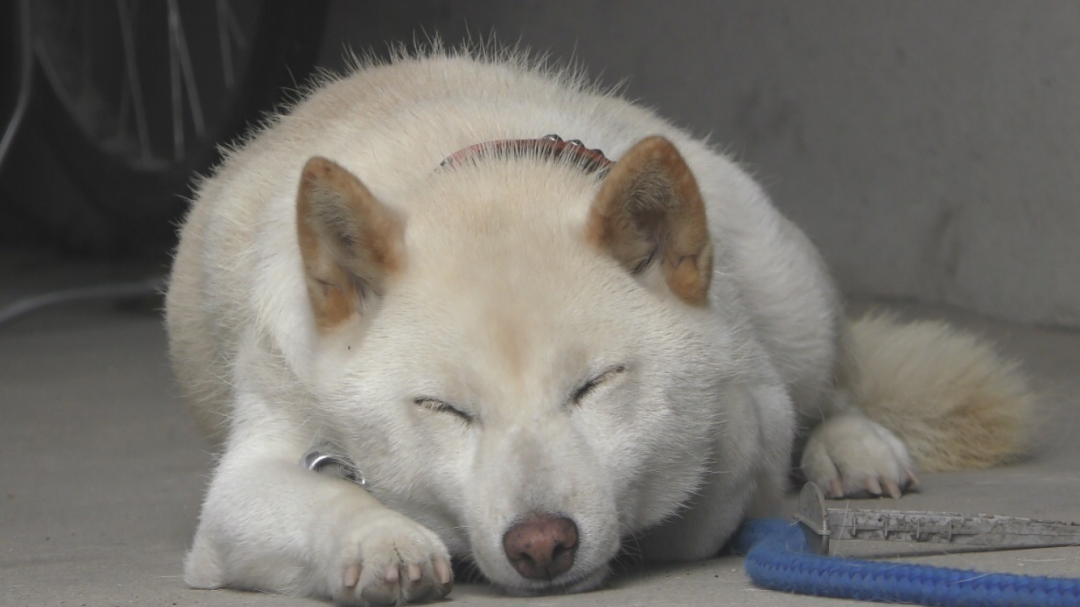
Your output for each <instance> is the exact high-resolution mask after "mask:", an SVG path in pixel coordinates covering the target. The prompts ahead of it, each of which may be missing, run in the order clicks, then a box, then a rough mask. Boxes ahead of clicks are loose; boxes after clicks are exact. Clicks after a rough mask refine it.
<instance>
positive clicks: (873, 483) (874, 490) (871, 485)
mask: <svg viewBox="0 0 1080 607" xmlns="http://www.w3.org/2000/svg"><path fill="white" fill-rule="evenodd" d="M864 486H865V487H866V490H867V491H868V492H870V494H871V495H881V483H879V482H878V480H877V479H876V478H874V477H870V478H868V479H866V482H865V483H864Z"/></svg>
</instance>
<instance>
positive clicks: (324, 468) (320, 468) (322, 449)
mask: <svg viewBox="0 0 1080 607" xmlns="http://www.w3.org/2000/svg"><path fill="white" fill-rule="evenodd" d="M300 465H301V466H303V467H304V468H305V469H306V470H311V471H312V472H318V473H320V474H329V475H331V476H336V477H338V478H342V479H345V480H347V481H352V482H354V483H356V484H357V485H360V486H361V487H366V486H367V479H365V478H364V473H363V472H361V471H360V468H358V467H357V466H356V464H355V463H353V461H352V460H350V459H349V458H347V457H345V456H342V455H334V454H333V453H332V451H331V450H329V449H328V448H327V447H326V446H325V445H322V446H319V447H315V448H313V449H310V450H308V452H307V453H305V454H304V455H303V457H301V458H300Z"/></svg>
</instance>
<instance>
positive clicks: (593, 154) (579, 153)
mask: <svg viewBox="0 0 1080 607" xmlns="http://www.w3.org/2000/svg"><path fill="white" fill-rule="evenodd" d="M491 152H495V153H499V154H525V153H528V154H535V155H536V156H538V157H541V158H551V159H555V158H561V157H563V156H571V157H574V160H575V161H576V162H577V163H578V164H580V165H581V167H582V168H583V169H585V171H586V172H588V173H594V172H597V171H601V172H602V171H607V170H608V168H610V167H611V165H612V164H614V163H613V162H612V161H611V160H610V159H609V158H608V157H607V156H604V153H603V152H601V151H600V150H590V149H589V148H587V147H585V144H583V143H581V141H579V140H577V139H571V140H570V141H563V139H562V137H559V136H558V135H544V136H543V137H541V138H539V139H499V140H497V141H486V142H484V143H477V144H476V145H470V146H469V147H467V148H463V149H460V150H458V151H456V152H454V153H453V154H451V155H449V156H447V157H446V159H445V160H443V161H442V162H441V163H439V168H441V169H451V168H454V167H455V166H457V165H459V164H461V163H462V162H463V161H465V160H468V159H471V158H476V157H479V156H483V155H484V154H488V153H491Z"/></svg>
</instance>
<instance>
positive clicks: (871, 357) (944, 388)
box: [851, 314, 1035, 472]
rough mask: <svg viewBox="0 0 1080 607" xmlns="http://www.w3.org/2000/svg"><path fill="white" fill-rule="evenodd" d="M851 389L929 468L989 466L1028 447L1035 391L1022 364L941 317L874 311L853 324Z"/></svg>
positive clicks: (1010, 458)
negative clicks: (907, 318)
mask: <svg viewBox="0 0 1080 607" xmlns="http://www.w3.org/2000/svg"><path fill="white" fill-rule="evenodd" d="M851 354H852V359H853V361H852V362H854V364H855V366H856V369H857V372H856V373H854V374H853V376H854V377H853V378H852V384H853V385H852V386H851V390H852V396H853V397H854V399H855V400H856V402H857V403H858V406H859V408H860V409H862V410H863V412H864V413H865V414H866V416H867V417H869V418H870V419H872V420H874V421H876V422H877V423H879V424H881V425H882V426H885V427H886V428H888V429H889V430H892V431H893V432H894V433H895V434H896V435H897V436H898V437H899V438H900V440H902V441H904V443H905V444H906V445H907V446H908V449H909V450H910V451H911V454H912V456H913V457H914V458H915V463H916V464H917V465H918V466H919V468H920V469H921V470H924V471H927V472H933V471H942V470H959V469H969V468H986V467H989V466H994V465H997V464H1002V463H1007V462H1009V461H1014V460H1016V459H1018V458H1020V457H1021V456H1023V455H1024V453H1025V451H1026V450H1027V448H1028V445H1029V440H1030V437H1031V434H1032V430H1033V426H1034V418H1035V413H1034V407H1035V397H1034V395H1033V393H1032V392H1031V390H1030V388H1029V387H1028V382H1027V380H1026V379H1025V377H1024V375H1023V374H1022V373H1021V371H1020V368H1019V364H1018V363H1017V362H1015V361H1011V360H1008V359H1006V358H1004V357H1003V356H1001V355H1000V354H999V353H998V352H997V351H996V350H995V348H994V347H993V346H992V345H991V344H990V343H988V342H987V341H986V340H984V339H982V338H979V337H977V336H975V335H972V334H970V333H965V332H961V331H958V330H956V329H954V328H952V327H950V326H949V325H948V324H946V323H944V322H940V321H926V320H923V321H914V322H899V321H897V319H896V318H895V317H894V316H891V315H887V314H870V315H867V316H866V317H864V318H862V319H861V320H858V321H855V322H854V323H852V325H851Z"/></svg>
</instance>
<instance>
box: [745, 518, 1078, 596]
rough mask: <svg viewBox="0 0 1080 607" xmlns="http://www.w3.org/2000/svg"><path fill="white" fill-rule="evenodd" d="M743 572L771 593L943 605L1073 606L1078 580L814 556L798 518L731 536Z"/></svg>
mask: <svg viewBox="0 0 1080 607" xmlns="http://www.w3.org/2000/svg"><path fill="white" fill-rule="evenodd" d="M731 547H732V550H733V551H735V552H736V553H738V554H745V555H746V572H747V574H749V576H750V579H751V580H753V582H754V584H756V585H757V586H760V587H762V588H767V589H769V590H779V591H782V592H791V593H795V594H809V595H814V596H826V597H833V598H843V599H856V600H861V601H876V602H881V603H914V604H917V605H935V606H942V607H1006V606H1008V607H1043V606H1046V607H1077V606H1080V579H1076V578H1052V577H1036V576H1026V575H1011V574H1004V573H982V572H979V571H971V570H965V569H951V568H946V567H930V566H927V565H905V564H898V563H891V562H874V561H865V560H859V559H847V558H840V557H827V556H821V555H818V554H814V553H813V551H812V550H811V548H810V544H809V542H808V541H807V538H806V534H805V532H804V531H803V529H802V527H801V526H800V525H799V524H797V523H791V522H787V521H783V520H780V519H754V520H750V521H747V522H746V523H745V524H744V525H743V526H742V528H741V529H740V530H739V532H738V533H737V534H736V535H735V537H734V538H733V539H732V543H731Z"/></svg>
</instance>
